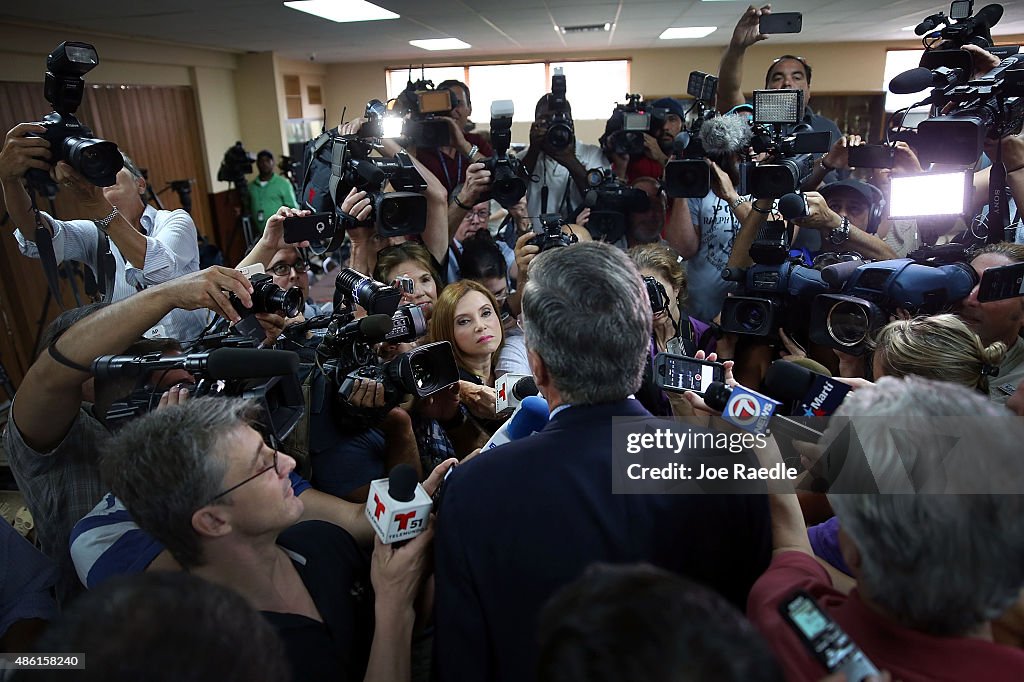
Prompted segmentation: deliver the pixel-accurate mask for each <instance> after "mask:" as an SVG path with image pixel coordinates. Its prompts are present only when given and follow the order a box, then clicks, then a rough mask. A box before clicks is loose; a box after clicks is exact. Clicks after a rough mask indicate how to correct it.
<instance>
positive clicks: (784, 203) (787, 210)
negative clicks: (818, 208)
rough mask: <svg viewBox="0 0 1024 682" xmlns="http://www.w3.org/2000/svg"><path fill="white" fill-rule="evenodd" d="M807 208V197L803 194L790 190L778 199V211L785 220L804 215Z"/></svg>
mask: <svg viewBox="0 0 1024 682" xmlns="http://www.w3.org/2000/svg"><path fill="white" fill-rule="evenodd" d="M807 208H808V207H807V198H806V197H805V196H804V195H803V194H797V193H796V192H790V193H789V194H786V195H784V196H783V197H782V198H781V199H779V213H781V214H782V217H783V218H785V219H786V220H793V219H794V218H803V217H805V216H806V215H807V213H808V210H807Z"/></svg>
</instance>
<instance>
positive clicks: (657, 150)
mask: <svg viewBox="0 0 1024 682" xmlns="http://www.w3.org/2000/svg"><path fill="white" fill-rule="evenodd" d="M644 155H645V156H646V157H647V158H649V159H651V160H652V161H656V162H658V163H660V164H661V165H662V166H664V165H665V164H666V163H668V157H667V156H665V152H663V151H661V145H660V144H658V141H657V140H655V139H654V137H653V136H651V135H649V134H648V133H644Z"/></svg>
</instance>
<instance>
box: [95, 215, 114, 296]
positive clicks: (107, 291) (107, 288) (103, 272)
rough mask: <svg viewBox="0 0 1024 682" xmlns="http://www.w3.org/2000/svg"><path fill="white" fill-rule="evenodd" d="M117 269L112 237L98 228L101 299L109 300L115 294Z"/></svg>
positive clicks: (97, 283)
mask: <svg viewBox="0 0 1024 682" xmlns="http://www.w3.org/2000/svg"><path fill="white" fill-rule="evenodd" d="M116 270H117V260H116V259H115V258H114V254H113V252H112V251H111V250H110V237H108V236H107V235H106V234H105V233H104V232H103V230H101V229H99V228H96V288H97V289H98V290H99V292H100V300H101V301H106V302H109V301H110V299H111V298H112V297H113V296H114V273H115V271H116Z"/></svg>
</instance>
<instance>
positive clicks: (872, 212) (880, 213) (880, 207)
mask: <svg viewBox="0 0 1024 682" xmlns="http://www.w3.org/2000/svg"><path fill="white" fill-rule="evenodd" d="M857 182H859V183H860V184H861V185H863V186H864V187H866V188H867V191H868V194H870V195H871V197H872V198H871V199H870V200H869V201H870V203H871V205H870V207H869V208H868V224H867V225H866V226H865V227H864V231H865V232H867V233H868V234H877V233H878V227H879V226H880V225H881V224H882V219H883V218H885V206H886V203H885V195H884V194H883V193H882V190H880V189H878V188H877V187H875V186H874V185H872V184H871V183H869V182H864V181H862V180H858V181H857ZM847 187H848V185H847ZM850 189H853V188H852V187H850Z"/></svg>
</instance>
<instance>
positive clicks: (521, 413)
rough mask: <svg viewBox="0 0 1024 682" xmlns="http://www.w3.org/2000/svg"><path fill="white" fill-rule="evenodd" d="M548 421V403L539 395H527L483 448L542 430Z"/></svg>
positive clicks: (489, 447)
mask: <svg viewBox="0 0 1024 682" xmlns="http://www.w3.org/2000/svg"><path fill="white" fill-rule="evenodd" d="M547 423H548V403H547V401H546V400H544V398H541V397H540V396H538V395H531V396H526V397H525V398H523V402H522V403H521V404H520V405H519V407H518V408H517V409H516V411H515V414H513V415H512V417H511V418H510V419H509V420H508V421H506V422H505V423H504V424H502V425H501V427H500V428H499V429H498V430H497V431H495V432H494V435H493V436H491V438H490V440H488V441H487V443H485V444H484V446H483V447H482V448H481V450H484V451H486V450H490V449H491V448H496V447H498V446H499V445H504V444H505V443H510V442H512V441H514V440H519V439H520V438H526V437H527V436H529V435H530V434H532V433H535V432H537V431H540V430H541V429H543V428H544V426H545V425H546V424H547Z"/></svg>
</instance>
